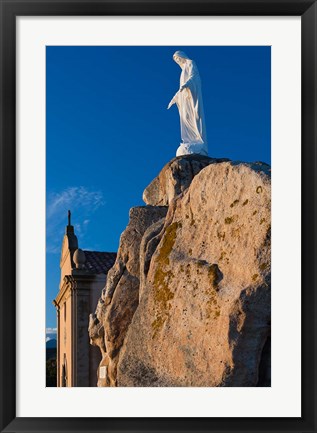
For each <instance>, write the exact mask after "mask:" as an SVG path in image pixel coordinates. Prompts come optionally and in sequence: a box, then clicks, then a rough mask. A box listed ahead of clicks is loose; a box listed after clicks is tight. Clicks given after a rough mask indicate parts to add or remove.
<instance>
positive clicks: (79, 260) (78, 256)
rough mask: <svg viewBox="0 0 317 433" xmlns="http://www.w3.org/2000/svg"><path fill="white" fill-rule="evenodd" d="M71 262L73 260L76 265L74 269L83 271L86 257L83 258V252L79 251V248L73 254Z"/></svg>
mask: <svg viewBox="0 0 317 433" xmlns="http://www.w3.org/2000/svg"><path fill="white" fill-rule="evenodd" d="M73 260H74V263H75V265H76V269H83V268H84V265H85V263H86V256H85V253H84V251H83V250H81V249H80V248H78V249H77V250H76V251H75V252H74V256H73Z"/></svg>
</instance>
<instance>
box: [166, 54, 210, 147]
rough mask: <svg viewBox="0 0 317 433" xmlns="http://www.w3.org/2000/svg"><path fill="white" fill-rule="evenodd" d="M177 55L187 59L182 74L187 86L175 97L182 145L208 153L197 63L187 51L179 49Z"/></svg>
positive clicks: (184, 83)
mask: <svg viewBox="0 0 317 433" xmlns="http://www.w3.org/2000/svg"><path fill="white" fill-rule="evenodd" d="M175 55H176V56H178V57H182V58H183V59H185V63H184V64H182V65H181V68H182V72H181V76H180V87H182V86H183V85H185V88H184V89H183V90H182V91H179V92H177V93H176V95H175V97H174V100H175V102H176V104H177V107H178V111H179V117H180V126H181V138H182V145H185V146H186V147H187V149H190V146H192V148H193V149H194V148H196V149H199V150H200V151H197V153H203V154H206V155H207V154H208V147H207V137H206V127H205V116H204V107H203V98H202V91H201V79H200V75H199V72H198V68H197V66H196V63H195V62H194V61H193V60H191V59H189V58H188V57H187V55H186V54H185V53H183V52H181V51H177V52H176V53H175V54H174V56H175ZM193 145H200V146H193ZM189 153H196V152H195V151H194V152H189Z"/></svg>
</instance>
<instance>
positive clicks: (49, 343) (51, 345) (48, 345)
mask: <svg viewBox="0 0 317 433" xmlns="http://www.w3.org/2000/svg"><path fill="white" fill-rule="evenodd" d="M56 348H57V341H56V340H55V338H52V339H51V340H48V341H47V342H46V349H56Z"/></svg>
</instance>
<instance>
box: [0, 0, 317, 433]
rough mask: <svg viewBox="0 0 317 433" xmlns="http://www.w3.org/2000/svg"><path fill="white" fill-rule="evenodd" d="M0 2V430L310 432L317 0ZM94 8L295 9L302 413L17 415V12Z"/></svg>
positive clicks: (69, 12) (257, 12)
mask: <svg viewBox="0 0 317 433" xmlns="http://www.w3.org/2000/svg"><path fill="white" fill-rule="evenodd" d="M0 6H1V9H0V19H1V21H0V31H1V53H0V55H1V57H0V65H1V66H0V72H1V112H0V114H1V129H0V130H1V145H0V164H1V165H0V167H1V171H0V175H1V178H0V179H1V181H0V187H1V188H0V194H1V195H0V205H1V212H0V282H1V286H0V309H1V310H0V320H1V330H0V331H1V347H0V400H1V401H0V430H1V431H2V432H86V431H87V432H131V433H132V432H176V431H179V432H180V431H191V432H223V433H225V432H227V433H229V432H235V433H239V432H241V433H242V432H243V433H246V432H253V433H255V432H258V433H260V432H262V433H265V432H272V433H273V432H275V433H277V432H302V433H303V432H306V433H308V432H316V431H317V430H316V425H317V423H316V406H317V405H316V371H317V368H316V367H317V365H316V353H317V352H316V336H317V334H316V323H317V321H316V315H315V313H316V312H317V308H316V270H317V266H315V263H316V205H317V201H316V173H317V170H316V119H317V117H316V111H317V108H316V107H317V105H316V102H317V101H316V97H317V86H316V79H317V77H316V60H317V39H316V35H317V25H316V23H317V19H316V17H317V6H316V1H306V0H278V1H275V0H266V1H263V0H252V1H247V0H244V1H240V0H216V1H213V0H199V1H196V2H195V0H187V1H186V0H183V1H179V0H171V1H169V2H167V1H164V0H155V1H151V0H147V1H146V0H145V1H144V0H143V1H142V0H139V1H129V0H125V1H122V0H117V1H116V0H113V1H108V0H91V1H89V0H73V1H72V0H66V1H60V0H41V1H36V0H33V1H32V0H20V1H15V0H0ZM96 15H135V16H137V15H143V16H146V15H170V16H173V15H174V16H177V15H195V16H198V15H216V16H220V15H222V16H228V15H236V16H246V15H248V16H261V15H266V16H290V15H297V16H301V24H302V30H301V32H302V33H301V34H302V60H301V72H302V149H301V155H302V184H301V192H302V261H301V269H302V287H301V292H302V416H301V417H300V418H282V417H281V418H252V416H250V418H79V417H78V418H58V417H57V418H55V417H54V418H40V417H38V418H18V417H17V416H16V370H15V367H16V348H15V341H16V338H15V336H16V310H15V309H16V293H15V287H16V240H17V239H16V175H17V172H16V146H15V139H16V119H15V115H16V17H17V16H96ZM285 152H287V149H286V150H285ZM290 242H291V241H290ZM290 246H291V245H290ZM296 265H300V264H296V263H294V266H296ZM299 289H300V288H299ZM286 308H287V307H286ZM286 328H287V326H286ZM286 332H287V331H286ZM291 352H292V351H291V348H290V353H289V354H285V357H286V361H285V362H287V356H291ZM290 380H291V378H290ZM281 404H282V403H281ZM250 415H251V414H250Z"/></svg>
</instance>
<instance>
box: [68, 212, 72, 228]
mask: <svg viewBox="0 0 317 433" xmlns="http://www.w3.org/2000/svg"><path fill="white" fill-rule="evenodd" d="M71 216H72V214H71V211H70V210H69V211H68V225H69V226H70V225H71V221H70V219H71Z"/></svg>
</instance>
